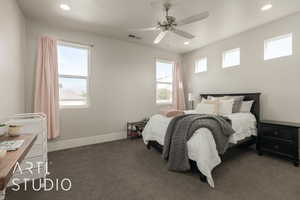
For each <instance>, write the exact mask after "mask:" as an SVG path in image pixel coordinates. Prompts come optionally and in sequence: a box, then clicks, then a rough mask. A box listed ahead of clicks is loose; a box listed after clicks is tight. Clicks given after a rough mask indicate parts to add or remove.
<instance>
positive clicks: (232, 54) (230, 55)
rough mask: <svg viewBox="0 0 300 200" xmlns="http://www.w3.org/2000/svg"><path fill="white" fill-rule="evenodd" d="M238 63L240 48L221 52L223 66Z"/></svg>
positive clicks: (231, 65)
mask: <svg viewBox="0 0 300 200" xmlns="http://www.w3.org/2000/svg"><path fill="white" fill-rule="evenodd" d="M238 65H240V49H239V48H237V49H232V50H228V51H225V52H224V53H223V68H227V67H234V66H238Z"/></svg>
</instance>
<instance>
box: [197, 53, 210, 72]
mask: <svg viewBox="0 0 300 200" xmlns="http://www.w3.org/2000/svg"><path fill="white" fill-rule="evenodd" d="M202 60H205V62H206V66H205V70H199V71H197V70H198V69H199V65H198V64H199V62H200V61H202ZM207 68H208V59H207V57H203V58H200V59H198V60H196V61H195V72H194V73H195V74H199V73H203V72H207Z"/></svg>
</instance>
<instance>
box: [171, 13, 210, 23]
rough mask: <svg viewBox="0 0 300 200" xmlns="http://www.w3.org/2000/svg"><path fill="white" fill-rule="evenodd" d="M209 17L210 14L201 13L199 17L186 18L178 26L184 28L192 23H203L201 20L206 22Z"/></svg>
mask: <svg viewBox="0 0 300 200" xmlns="http://www.w3.org/2000/svg"><path fill="white" fill-rule="evenodd" d="M208 16H209V12H207V11H206V12H203V13H200V14H198V15H194V16H191V17H188V18H185V19H183V20H180V21H179V22H178V23H177V25H178V26H182V25H186V24H191V23H194V22H197V21H201V20H204V19H206V18H207V17H208Z"/></svg>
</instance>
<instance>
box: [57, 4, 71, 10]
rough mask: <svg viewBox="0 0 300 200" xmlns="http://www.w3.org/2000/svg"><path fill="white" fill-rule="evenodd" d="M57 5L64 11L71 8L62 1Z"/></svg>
mask: <svg viewBox="0 0 300 200" xmlns="http://www.w3.org/2000/svg"><path fill="white" fill-rule="evenodd" d="M59 7H60V8H61V9H62V10H65V11H69V10H71V7H70V6H69V5H68V4H64V3H62V4H60V6H59Z"/></svg>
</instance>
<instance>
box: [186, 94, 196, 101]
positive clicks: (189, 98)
mask: <svg viewBox="0 0 300 200" xmlns="http://www.w3.org/2000/svg"><path fill="white" fill-rule="evenodd" d="M188 100H189V101H195V97H194V94H193V93H189V96H188Z"/></svg>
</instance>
